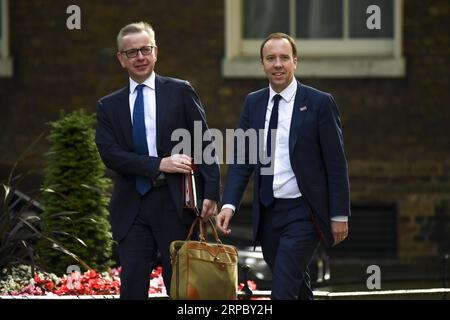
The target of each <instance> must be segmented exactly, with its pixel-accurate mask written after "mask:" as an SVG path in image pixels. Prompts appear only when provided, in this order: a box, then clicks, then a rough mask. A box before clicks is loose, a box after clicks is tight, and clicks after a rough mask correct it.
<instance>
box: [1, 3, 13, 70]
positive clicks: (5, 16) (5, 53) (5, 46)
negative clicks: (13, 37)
mask: <svg viewBox="0 0 450 320" xmlns="http://www.w3.org/2000/svg"><path fill="white" fill-rule="evenodd" d="M0 6H1V7H2V10H1V14H2V16H1V24H2V26H1V32H0V77H11V76H12V75H13V62H12V58H11V57H10V55H9V0H0Z"/></svg>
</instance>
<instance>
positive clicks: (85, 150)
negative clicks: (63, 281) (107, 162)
mask: <svg viewBox="0 0 450 320" xmlns="http://www.w3.org/2000/svg"><path fill="white" fill-rule="evenodd" d="M94 123H95V115H86V114H85V112H84V111H83V110H79V111H74V112H72V113H70V114H64V113H63V114H61V117H60V119H59V120H57V121H54V122H51V123H50V127H51V130H50V134H49V136H48V140H49V142H50V152H49V153H48V164H47V170H46V175H45V180H44V189H45V190H46V191H47V192H45V193H44V206H45V210H44V213H43V215H42V218H43V219H42V220H43V223H42V229H43V231H48V232H52V234H53V236H54V237H55V238H56V239H57V240H58V241H59V242H60V243H62V244H63V245H64V247H65V248H67V249H68V250H69V251H71V252H73V253H75V254H76V255H77V256H79V257H80V258H81V259H83V260H84V261H85V262H86V263H87V264H88V265H89V266H90V267H92V268H95V269H96V270H100V271H102V270H106V269H107V268H108V267H110V266H111V265H112V261H111V247H112V237H111V232H110V225H109V222H108V219H107V217H108V211H107V208H106V206H107V203H108V201H109V197H108V196H107V195H106V190H107V189H108V188H109V187H110V185H111V181H110V180H109V179H107V178H105V176H104V174H105V166H104V164H103V162H102V161H101V159H100V156H99V154H98V151H97V148H96V145H95V142H94V129H93V125H94ZM60 212H64V213H66V214H65V215H63V216H61V218H60V219H50V217H54V216H55V215H58V213H60ZM67 213H70V215H69V214H67ZM75 237H76V238H79V239H81V240H83V241H77V240H76V239H75ZM83 242H84V243H83ZM84 244H85V245H84ZM39 257H40V259H39V261H40V263H41V265H42V266H43V267H44V268H45V270H46V271H49V272H54V273H58V274H61V273H65V272H66V269H67V267H68V266H69V265H72V264H74V263H73V260H71V259H70V258H68V257H67V256H65V255H61V254H58V252H55V251H53V250H48V249H43V250H40V252H39Z"/></svg>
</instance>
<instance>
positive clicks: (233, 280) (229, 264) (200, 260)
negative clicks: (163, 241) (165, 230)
mask: <svg viewBox="0 0 450 320" xmlns="http://www.w3.org/2000/svg"><path fill="white" fill-rule="evenodd" d="M197 224H198V225H199V228H200V235H199V241H195V240H191V237H192V234H193V231H194V228H195V226H196V225H197ZM208 224H209V225H210V226H211V230H212V233H213V235H214V239H215V241H216V243H208V242H207V241H206V240H207V224H206V223H204V222H202V221H201V219H200V218H196V219H195V220H194V222H193V223H192V225H191V229H190V230H189V234H188V237H187V239H186V241H173V242H172V243H171V244H170V255H171V262H172V282H171V286H170V297H171V299H177V300H180V299H181V300H236V299H237V289H238V269H237V267H238V252H237V249H236V248H235V247H234V246H231V245H224V244H222V242H221V241H220V239H219V237H218V235H217V231H216V229H215V227H214V223H213V222H212V221H211V220H209V221H208Z"/></svg>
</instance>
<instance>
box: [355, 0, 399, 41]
mask: <svg viewBox="0 0 450 320" xmlns="http://www.w3.org/2000/svg"><path fill="white" fill-rule="evenodd" d="M372 4H375V5H377V6H379V7H380V21H381V29H373V30H370V29H368V28H367V24H366V22H367V18H368V17H370V16H371V15H372V14H373V13H371V14H367V13H366V10H367V7H369V6H370V5H372ZM393 22H394V1H392V0H350V38H392V36H393V31H392V29H393V28H392V26H393Z"/></svg>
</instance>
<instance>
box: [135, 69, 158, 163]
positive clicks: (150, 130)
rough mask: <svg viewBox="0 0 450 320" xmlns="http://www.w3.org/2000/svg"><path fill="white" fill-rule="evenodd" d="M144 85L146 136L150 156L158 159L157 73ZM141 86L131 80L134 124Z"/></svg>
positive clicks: (153, 73)
mask: <svg viewBox="0 0 450 320" xmlns="http://www.w3.org/2000/svg"><path fill="white" fill-rule="evenodd" d="M142 84H144V85H145V86H144V88H142V94H143V95H144V121H145V134H146V136H147V146H148V155H149V156H152V157H157V156H158V152H157V150H156V97H155V72H152V74H151V75H150V77H148V78H147V79H146V80H145V81H144V82H143V83H142ZM138 85H139V83H137V82H136V81H134V80H133V79H131V78H130V95H129V101H130V114H131V123H133V110H134V101H135V100H136V97H137V91H136V87H137V86H138Z"/></svg>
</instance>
